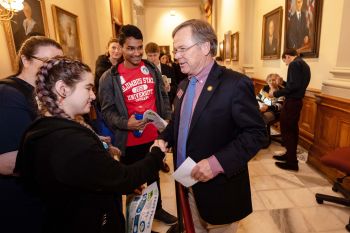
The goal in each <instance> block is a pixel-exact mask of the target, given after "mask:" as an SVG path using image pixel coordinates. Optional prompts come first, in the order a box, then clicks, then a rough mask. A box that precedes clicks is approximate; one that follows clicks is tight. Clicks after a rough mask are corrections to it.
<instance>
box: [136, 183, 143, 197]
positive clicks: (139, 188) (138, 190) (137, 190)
mask: <svg viewBox="0 0 350 233" xmlns="http://www.w3.org/2000/svg"><path fill="white" fill-rule="evenodd" d="M144 189H145V185H141V186H140V187H138V188H136V189H134V193H135V194H137V195H141V194H142V190H144Z"/></svg>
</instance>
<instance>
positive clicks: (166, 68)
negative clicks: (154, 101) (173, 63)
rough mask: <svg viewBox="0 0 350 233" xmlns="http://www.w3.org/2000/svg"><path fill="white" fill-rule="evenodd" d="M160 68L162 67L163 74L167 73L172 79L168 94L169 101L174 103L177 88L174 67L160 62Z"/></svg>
mask: <svg viewBox="0 0 350 233" xmlns="http://www.w3.org/2000/svg"><path fill="white" fill-rule="evenodd" d="M160 68H161V69H162V70H161V71H162V75H166V76H167V77H168V78H170V79H171V83H170V92H169V93H168V96H169V102H170V104H172V103H173V101H174V98H175V94H176V90H177V84H176V80H175V72H174V68H172V67H170V66H168V65H165V64H163V63H160Z"/></svg>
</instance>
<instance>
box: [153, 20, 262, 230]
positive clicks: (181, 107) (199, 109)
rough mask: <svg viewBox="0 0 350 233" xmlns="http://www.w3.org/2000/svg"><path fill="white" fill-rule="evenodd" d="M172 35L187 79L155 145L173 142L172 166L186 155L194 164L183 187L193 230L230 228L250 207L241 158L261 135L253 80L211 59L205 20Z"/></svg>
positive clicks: (212, 40) (213, 47)
mask: <svg viewBox="0 0 350 233" xmlns="http://www.w3.org/2000/svg"><path fill="white" fill-rule="evenodd" d="M173 39H174V51H173V53H174V56H175V58H176V59H178V61H179V64H180V67H181V71H182V72H183V73H186V74H187V75H188V78H186V79H185V80H184V81H183V82H181V83H180V85H179V88H178V91H177V94H176V97H175V100H174V106H175V110H174V114H173V118H172V120H171V121H170V123H169V125H168V126H167V128H166V129H165V130H164V131H163V133H162V134H161V135H160V138H159V139H158V140H156V141H155V144H157V145H160V146H161V147H162V148H163V149H165V146H166V145H167V143H168V146H172V147H173V149H174V156H175V157H176V161H177V164H176V166H177V167H179V166H180V165H181V163H182V162H183V160H184V159H186V158H187V157H191V158H192V159H193V160H194V161H195V162H196V163H197V164H196V166H195V167H194V168H193V170H192V171H191V176H192V177H193V178H194V179H195V180H197V181H198V183H196V184H195V185H193V186H192V187H191V188H189V190H188V191H189V192H188V200H189V204H190V209H191V214H192V218H193V221H194V227H195V231H196V232H197V233H200V232H214V231H215V232H230V233H233V232H235V231H236V230H237V226H238V221H239V220H241V219H242V218H244V217H246V216H247V215H248V214H250V213H251V212H252V204H251V193H250V186H249V174H248V166H247V162H248V161H249V160H250V159H251V158H252V157H253V156H254V155H255V154H256V153H257V152H258V151H259V149H260V148H262V146H263V145H264V143H265V142H266V140H267V138H266V128H265V124H264V121H263V119H262V117H261V114H260V112H259V108H258V106H257V102H256V100H255V94H254V88H253V84H252V81H251V80H250V79H249V78H248V77H246V76H244V75H243V74H240V73H238V72H235V71H232V70H230V69H226V68H225V67H223V66H220V65H218V64H217V63H216V62H215V60H214V57H215V55H216V52H217V36H216V34H215V32H214V30H213V28H212V27H211V26H210V24H208V23H207V22H205V21H202V20H197V19H192V20H188V21H186V22H184V23H182V24H180V25H179V26H177V27H176V28H175V29H174V31H173ZM191 99H192V100H191ZM190 100H191V101H190ZM190 102H192V103H190ZM188 112H189V114H188Z"/></svg>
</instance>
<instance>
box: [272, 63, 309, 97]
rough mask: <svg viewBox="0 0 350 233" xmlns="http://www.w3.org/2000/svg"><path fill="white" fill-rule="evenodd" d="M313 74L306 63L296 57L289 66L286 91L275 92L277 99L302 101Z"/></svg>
mask: <svg viewBox="0 0 350 233" xmlns="http://www.w3.org/2000/svg"><path fill="white" fill-rule="evenodd" d="M310 78H311V72H310V67H309V65H308V64H306V62H305V61H304V60H303V59H302V58H300V57H296V58H295V59H294V60H293V61H292V62H291V63H290V64H289V66H288V74H287V84H286V87H285V88H284V89H281V90H278V91H275V92H274V93H273V95H274V96H275V97H280V96H285V97H286V99H289V98H291V99H302V98H303V97H304V95H305V91H306V88H307V86H308V85H309V83H310Z"/></svg>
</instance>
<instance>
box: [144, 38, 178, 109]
mask: <svg viewBox="0 0 350 233" xmlns="http://www.w3.org/2000/svg"><path fill="white" fill-rule="evenodd" d="M145 52H146V55H147V60H148V61H150V62H152V63H153V64H155V65H156V66H157V68H158V69H159V71H160V72H161V73H162V75H165V76H166V77H164V76H163V81H164V84H165V88H166V89H167V92H168V96H169V102H170V104H172V103H173V101H174V98H175V93H176V89H177V83H176V80H175V72H174V69H173V68H172V67H170V66H168V65H166V64H163V63H161V62H160V60H159V56H160V49H159V46H158V45H157V44H156V43H154V42H150V43H148V44H147V45H146V47H145Z"/></svg>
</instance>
